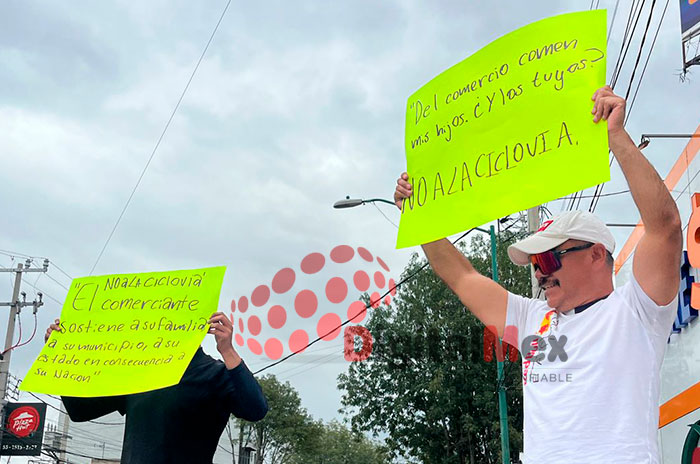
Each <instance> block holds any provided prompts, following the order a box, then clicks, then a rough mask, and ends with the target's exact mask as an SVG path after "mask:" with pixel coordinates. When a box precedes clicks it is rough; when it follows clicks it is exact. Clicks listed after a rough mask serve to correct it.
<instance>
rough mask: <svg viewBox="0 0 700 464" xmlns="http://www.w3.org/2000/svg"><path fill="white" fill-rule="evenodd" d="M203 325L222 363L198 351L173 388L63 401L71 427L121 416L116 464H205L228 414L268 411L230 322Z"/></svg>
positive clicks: (219, 318)
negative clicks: (121, 434)
mask: <svg viewBox="0 0 700 464" xmlns="http://www.w3.org/2000/svg"><path fill="white" fill-rule="evenodd" d="M59 323H60V321H59V320H58V319H57V320H56V321H55V323H54V324H51V326H50V327H49V328H48V329H47V330H46V336H45V338H44V340H45V341H46V340H48V338H49V335H50V334H51V332H52V331H54V330H58V331H60V327H59ZM209 324H211V326H210V328H209V333H210V334H213V335H214V337H215V338H216V349H217V350H218V351H219V353H220V354H221V356H222V358H223V362H222V361H218V360H215V359H213V358H212V357H211V356H209V355H207V354H205V353H204V351H203V350H202V348H201V347H200V348H198V349H197V352H196V353H195V355H194V357H193V358H192V361H190V364H189V365H188V366H187V370H186V371H185V373H184V374H183V376H182V379H181V380H180V383H178V384H177V385H173V386H171V387H166V388H161V389H158V390H152V391H148V392H144V393H136V394H131V395H120V396H105V397H97V398H77V397H69V396H63V397H62V398H61V399H62V400H63V404H64V406H65V407H66V411H67V412H68V415H69V416H70V418H71V419H72V420H73V421H75V422H83V421H88V420H93V419H97V418H99V417H102V416H104V415H105V414H109V413H111V412H114V411H119V413H121V414H122V415H125V416H126V424H125V429H124V441H123V445H122V455H121V462H122V464H160V463H162V464H165V463H168V464H174V463H175V464H176V463H183V464H185V463H186V464H199V463H201V464H211V462H212V460H213V457H214V452H215V451H216V447H217V444H218V442H219V438H220V437H221V433H222V432H223V430H224V428H225V427H226V423H227V421H228V419H229V417H230V415H231V414H233V415H234V416H236V417H238V418H241V419H244V420H247V421H251V422H252V421H258V420H261V419H262V418H263V417H265V414H266V413H267V409H268V407H267V401H266V400H265V397H264V395H263V393H262V389H261V388H260V385H259V384H258V382H257V381H256V380H255V378H254V377H253V374H252V373H251V372H250V370H249V369H248V367H247V366H246V365H245V363H244V362H243V360H242V359H241V357H240V356H239V355H238V353H237V352H236V350H235V349H234V348H233V344H232V342H231V338H232V335H233V325H232V324H231V321H230V320H229V319H228V318H227V317H226V316H225V315H224V314H223V313H220V312H217V313H214V314H213V315H212V317H211V319H210V320H209Z"/></svg>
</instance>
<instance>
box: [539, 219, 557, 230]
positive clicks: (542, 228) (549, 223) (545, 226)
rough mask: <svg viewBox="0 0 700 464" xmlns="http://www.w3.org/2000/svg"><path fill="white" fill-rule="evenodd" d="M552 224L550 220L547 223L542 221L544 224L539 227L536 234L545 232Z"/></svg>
mask: <svg viewBox="0 0 700 464" xmlns="http://www.w3.org/2000/svg"><path fill="white" fill-rule="evenodd" d="M552 222H553V221H552V220H551V219H550V220H549V221H544V222H543V223H542V225H541V226H540V228H539V229H537V232H542V231H543V230H545V229H546V228H547V227H549V226H550V225H551V224H552Z"/></svg>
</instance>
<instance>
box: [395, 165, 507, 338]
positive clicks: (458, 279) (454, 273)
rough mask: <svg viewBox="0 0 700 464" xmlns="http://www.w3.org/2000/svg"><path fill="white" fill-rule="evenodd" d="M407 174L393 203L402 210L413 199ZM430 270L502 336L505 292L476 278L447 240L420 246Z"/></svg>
mask: <svg viewBox="0 0 700 464" xmlns="http://www.w3.org/2000/svg"><path fill="white" fill-rule="evenodd" d="M412 193H413V192H412V190H411V185H410V184H409V183H408V174H406V173H405V172H404V173H403V174H401V177H400V178H399V179H398V181H397V182H396V191H395V192H394V202H395V203H396V206H397V207H398V208H399V209H401V205H402V203H403V200H404V198H408V197H410V196H411V195H412ZM423 251H424V252H425V256H426V257H427V258H428V261H429V262H430V266H431V267H432V268H433V270H434V271H435V273H436V274H437V275H438V277H440V279H442V280H443V281H444V282H445V283H446V284H447V286H448V287H449V288H450V290H452V291H453V292H454V293H455V295H457V296H458V297H459V299H460V300H461V301H462V303H463V304H464V306H466V307H467V308H468V309H469V310H470V311H471V312H472V313H473V314H474V315H475V316H476V317H477V318H478V319H479V320H480V321H481V322H482V323H484V324H485V325H486V326H487V327H488V326H495V327H496V329H497V330H498V336H499V337H502V336H503V331H504V329H505V324H506V305H507V303H508V292H507V291H506V290H505V289H504V288H503V287H501V286H500V285H498V284H497V283H496V282H494V281H493V280H491V279H489V278H488V277H485V276H483V275H481V274H479V273H478V272H477V271H476V270H475V269H474V267H473V266H472V265H471V263H470V262H469V260H468V259H467V258H466V257H465V256H464V255H463V254H462V253H460V252H459V250H457V248H455V246H454V245H452V243H450V241H449V240H447V239H442V240H438V241H435V242H430V243H426V244H424V245H423Z"/></svg>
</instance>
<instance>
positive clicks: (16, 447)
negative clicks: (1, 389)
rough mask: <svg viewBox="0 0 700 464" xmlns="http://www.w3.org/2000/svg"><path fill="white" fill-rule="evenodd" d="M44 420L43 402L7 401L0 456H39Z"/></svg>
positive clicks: (44, 409)
mask: <svg viewBox="0 0 700 464" xmlns="http://www.w3.org/2000/svg"><path fill="white" fill-rule="evenodd" d="M45 420H46V404H45V403H7V405H6V406H5V408H4V417H3V433H2V443H1V444H0V456H39V455H40V454H41V442H42V440H43V438H44V423H45Z"/></svg>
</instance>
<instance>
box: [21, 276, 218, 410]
mask: <svg viewBox="0 0 700 464" xmlns="http://www.w3.org/2000/svg"><path fill="white" fill-rule="evenodd" d="M225 271H226V268H225V267H223V266H222V267H211V268H205V269H193V270H182V271H171V272H151V273H141V274H117V275H106V276H97V277H82V278H79V279H75V280H73V282H72V283H71V286H70V289H69V291H68V295H67V296H66V299H65V302H64V304H63V310H62V311H61V332H57V331H54V332H53V333H52V334H51V337H50V338H49V340H48V342H47V343H46V344H45V345H44V348H43V349H42V350H41V353H40V354H39V357H38V358H37V359H36V360H35V361H34V364H32V367H31V369H30V370H29V373H28V374H27V375H26V377H25V378H24V381H23V382H22V385H21V390H25V391H32V392H40V393H51V394H55V395H65V396H81V397H94V396H111V395H122V394H130V393H139V392H144V391H148V390H155V389H158V388H163V387H168V386H170V385H175V384H177V383H178V382H179V381H180V378H181V377H182V374H184V372H185V369H186V368H187V365H188V364H189V362H190V360H191V359H192V356H194V353H195V351H196V350H197V347H198V346H199V344H200V343H201V342H202V340H203V338H204V336H205V335H206V333H207V330H208V328H209V326H208V324H207V322H208V320H209V318H210V316H211V315H212V314H213V313H215V312H216V311H217V307H218V303H219V293H220V292H221V285H222V283H223V279H224V272H225Z"/></svg>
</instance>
